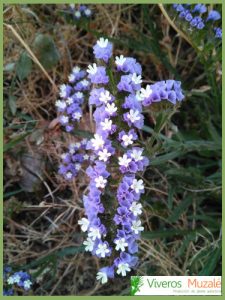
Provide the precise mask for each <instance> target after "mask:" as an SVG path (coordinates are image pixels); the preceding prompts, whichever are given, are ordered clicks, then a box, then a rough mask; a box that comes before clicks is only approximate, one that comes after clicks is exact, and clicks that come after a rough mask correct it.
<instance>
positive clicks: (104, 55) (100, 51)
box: [93, 38, 113, 63]
mask: <svg viewBox="0 0 225 300" xmlns="http://www.w3.org/2000/svg"><path fill="white" fill-rule="evenodd" d="M112 48H113V47H112V43H110V42H109V40H108V39H104V38H100V39H99V40H98V41H97V43H96V44H95V46H94V47H93V49H94V55H95V58H97V59H103V60H104V62H106V63H107V62H108V60H109V59H110V57H111V56H112Z"/></svg>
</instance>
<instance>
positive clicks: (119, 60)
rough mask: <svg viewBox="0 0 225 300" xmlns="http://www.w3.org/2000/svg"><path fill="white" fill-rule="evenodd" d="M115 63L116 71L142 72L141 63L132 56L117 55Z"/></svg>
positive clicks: (139, 73) (138, 73)
mask: <svg viewBox="0 0 225 300" xmlns="http://www.w3.org/2000/svg"><path fill="white" fill-rule="evenodd" d="M115 63H116V66H117V70H118V71H122V72H124V73H130V74H133V73H136V74H137V75H141V73H142V68H141V65H140V64H139V63H138V62H137V61H136V59H134V58H133V57H124V56H123V55H121V56H120V57H118V56H117V57H116V61H115Z"/></svg>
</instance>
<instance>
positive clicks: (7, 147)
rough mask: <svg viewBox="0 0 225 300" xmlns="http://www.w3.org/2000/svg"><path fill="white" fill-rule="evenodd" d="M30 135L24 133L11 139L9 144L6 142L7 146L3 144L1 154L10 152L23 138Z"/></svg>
mask: <svg viewBox="0 0 225 300" xmlns="http://www.w3.org/2000/svg"><path fill="white" fill-rule="evenodd" d="M30 133H31V132H26V133H24V134H21V135H19V136H18V137H16V138H14V139H12V140H11V141H10V142H8V143H7V144H5V145H4V146H3V152H6V151H8V150H10V149H11V148H13V147H15V146H16V145H17V144H18V143H20V142H21V141H23V140H24V139H25V137H26V136H28V135H29V134H30Z"/></svg>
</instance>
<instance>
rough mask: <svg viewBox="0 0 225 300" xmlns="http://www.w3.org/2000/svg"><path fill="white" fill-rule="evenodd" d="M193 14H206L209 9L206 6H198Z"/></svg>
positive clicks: (193, 10)
mask: <svg viewBox="0 0 225 300" xmlns="http://www.w3.org/2000/svg"><path fill="white" fill-rule="evenodd" d="M192 12H193V13H196V12H197V13H200V14H204V13H205V12H207V7H206V6H205V5H204V4H200V3H199V4H196V5H195V7H194V8H193V9H192Z"/></svg>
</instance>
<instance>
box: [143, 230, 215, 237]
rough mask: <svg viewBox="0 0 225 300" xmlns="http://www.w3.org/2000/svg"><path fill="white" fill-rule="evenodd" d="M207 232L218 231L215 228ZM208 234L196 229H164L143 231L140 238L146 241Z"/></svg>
mask: <svg viewBox="0 0 225 300" xmlns="http://www.w3.org/2000/svg"><path fill="white" fill-rule="evenodd" d="M208 230H209V231H211V232H215V231H218V229H216V228H208ZM192 233H196V234H198V233H199V234H208V232H207V231H206V229H204V228H198V229H195V230H192V229H165V230H156V231H151V232H150V231H145V232H143V233H142V235H141V237H142V238H143V239H146V240H153V239H162V238H169V237H174V236H181V237H183V236H184V235H188V234H192Z"/></svg>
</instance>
